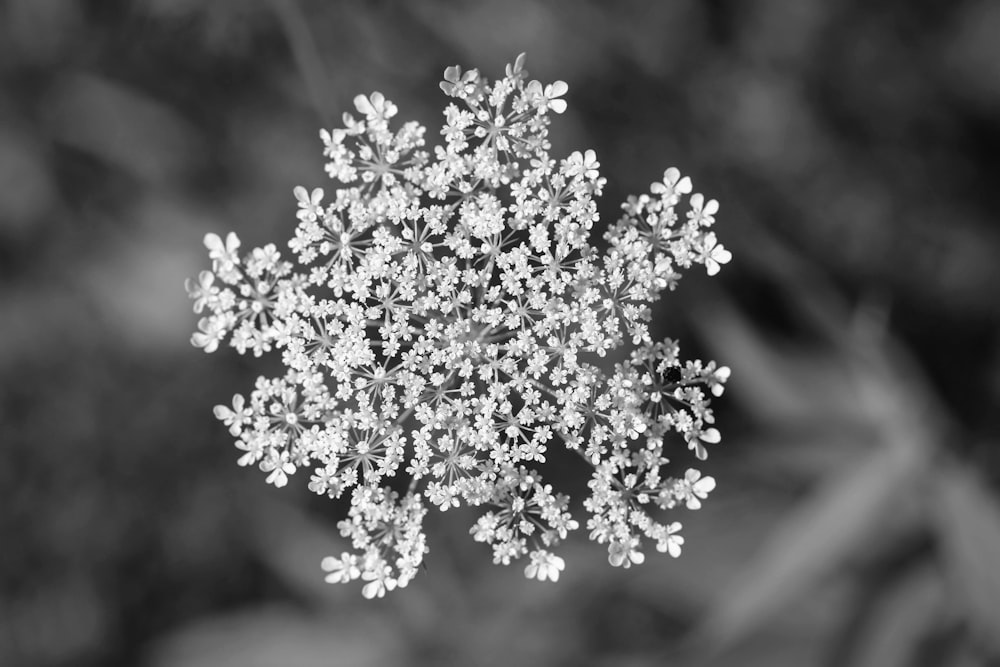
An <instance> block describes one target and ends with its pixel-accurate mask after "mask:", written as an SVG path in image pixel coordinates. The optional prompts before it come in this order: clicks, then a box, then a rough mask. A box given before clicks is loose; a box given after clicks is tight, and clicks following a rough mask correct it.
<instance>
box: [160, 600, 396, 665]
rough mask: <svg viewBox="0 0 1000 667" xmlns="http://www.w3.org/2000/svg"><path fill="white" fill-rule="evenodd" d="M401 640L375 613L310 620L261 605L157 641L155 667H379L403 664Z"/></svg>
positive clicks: (197, 624) (296, 612)
mask: <svg viewBox="0 0 1000 667" xmlns="http://www.w3.org/2000/svg"><path fill="white" fill-rule="evenodd" d="M402 659H403V655H402V652H401V650H400V646H399V638H398V637H396V636H394V634H393V633H392V632H391V631H388V629H387V628H386V627H385V625H384V624H383V623H380V622H378V619H377V618H376V617H374V616H373V615H371V614H363V613H358V612H356V611H355V612H354V613H351V614H343V615H340V616H337V617H333V616H331V617H323V616H315V617H314V616H309V615H306V614H303V613H302V612H299V611H297V610H295V609H292V608H286V607H262V608H258V609H252V610H248V611H244V612H239V613H234V614H230V615H227V616H221V617H218V618H209V619H202V620H200V621H195V622H194V623H192V624H191V625H189V626H188V627H186V628H182V629H181V630H180V631H179V632H177V633H175V634H173V635H171V636H169V637H167V638H166V639H164V640H162V641H160V642H157V644H156V645H155V646H153V647H152V648H151V650H150V657H149V659H148V660H147V662H146V664H148V665H150V666H151V667H275V666H276V665H281V666H282V667H338V666H343V667H365V666H367V665H370V666H371V667H381V666H382V665H398V664H402V663H401V660H402Z"/></svg>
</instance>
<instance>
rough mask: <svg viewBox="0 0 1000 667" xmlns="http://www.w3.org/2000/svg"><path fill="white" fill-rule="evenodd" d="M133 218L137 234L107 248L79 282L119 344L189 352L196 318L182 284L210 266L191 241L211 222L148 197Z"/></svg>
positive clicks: (196, 211) (188, 209) (200, 212)
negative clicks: (87, 292)
mask: <svg viewBox="0 0 1000 667" xmlns="http://www.w3.org/2000/svg"><path fill="white" fill-rule="evenodd" d="M132 217H133V219H134V220H137V221H138V222H139V224H138V225H136V228H134V229H133V230H131V233H130V234H129V235H125V234H122V235H120V236H119V237H118V238H115V239H113V240H112V241H111V242H109V243H108V244H107V245H106V246H105V247H104V248H103V250H102V253H101V254H100V255H98V259H97V261H94V262H90V263H89V264H88V265H86V266H85V267H83V268H82V269H81V270H80V271H79V272H78V278H77V279H78V280H80V282H81V283H82V284H83V285H85V286H86V288H87V289H88V290H89V292H90V294H91V295H92V297H93V301H94V304H95V308H96V309H97V310H98V311H99V313H100V315H101V319H102V321H103V323H104V324H105V325H106V326H108V327H110V328H111V329H112V330H113V332H114V335H115V337H116V338H119V339H121V340H124V341H127V342H128V344H130V345H132V346H133V347H134V348H136V349H144V350H149V351H157V352H159V351H163V350H176V349H186V348H188V346H189V342H188V341H189V338H190V332H191V331H192V324H191V320H192V316H191V300H190V299H189V298H188V296H187V293H186V292H185V290H184V279H185V278H188V277H192V276H196V275H197V272H198V271H199V270H200V269H202V268H204V267H205V266H206V264H207V260H206V259H204V256H203V255H202V254H201V252H202V250H201V247H200V246H196V247H192V245H191V240H192V239H197V238H199V236H201V235H202V233H203V232H202V230H204V229H211V227H212V224H213V222H212V216H211V214H210V213H209V212H208V211H205V210H203V209H199V208H197V207H193V206H189V205H186V204H184V203H182V202H180V201H177V200H173V199H169V198H159V197H150V198H148V199H146V200H144V201H142V202H141V203H140V205H139V206H138V207H137V208H136V209H135V210H134V211H133V212H132Z"/></svg>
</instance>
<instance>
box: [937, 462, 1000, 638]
mask: <svg viewBox="0 0 1000 667" xmlns="http://www.w3.org/2000/svg"><path fill="white" fill-rule="evenodd" d="M935 481H936V484H935V485H934V491H935V493H934V502H933V506H934V508H935V510H936V511H935V512H934V518H935V519H936V522H935V528H936V535H937V537H938V539H939V541H940V545H941V551H942V554H943V556H944V565H945V569H946V572H947V574H948V577H949V579H950V580H951V581H952V583H953V584H954V586H955V588H956V589H957V593H958V597H959V600H960V604H962V605H963V606H964V608H965V613H966V615H967V617H968V621H969V624H970V626H971V628H972V630H973V631H974V632H975V633H977V635H978V636H979V638H980V639H981V640H983V641H984V642H986V643H987V645H988V646H989V647H990V648H991V649H992V650H993V651H994V652H995V656H996V657H1000V503H998V501H997V498H996V496H995V495H994V494H993V493H991V492H990V490H989V489H988V488H987V487H986V486H985V485H984V484H983V482H982V481H981V480H980V479H979V478H978V477H977V476H976V475H975V474H973V473H972V471H970V470H969V469H968V468H966V467H961V468H959V467H954V468H951V469H949V470H946V471H944V473H943V474H938V475H937V476H936V477H935Z"/></svg>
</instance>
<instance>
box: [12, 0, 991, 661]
mask: <svg viewBox="0 0 1000 667" xmlns="http://www.w3.org/2000/svg"><path fill="white" fill-rule="evenodd" d="M877 6H878V9H873V8H872V3H864V2H860V1H854V2H851V1H847V2H840V3H828V2H822V1H821V0H803V1H799V2H780V1H778V0H752V1H735V0H712V1H711V2H696V1H694V0H678V1H671V2H655V3H654V2H640V1H638V0H624V1H622V0H620V1H617V2H615V3H610V2H608V3H605V2H598V1H597V0H589V1H587V0H573V1H572V2H570V1H568V0H567V1H564V2H533V1H530V0H508V1H506V2H485V3H477V2H458V3H451V2H444V0H422V1H420V2H410V3H402V2H385V1H376V0H370V1H367V2H360V1H358V2H320V1H319V0H297V1H294V2H293V1H290V0H273V1H267V0H250V1H245V0H238V1H237V0H222V1H217V2H212V3H202V2H196V1H194V0H138V1H135V2H127V3H126V2H60V1H58V0H7V1H6V2H0V378H2V381H0V452H2V459H0V665H5V666H6V665H10V666H12V667H17V666H21V665H24V666H29V667H34V666H39V667H42V666H45V667H47V666H62V665H67V666H68V665H74V666H76V665H148V666H150V667H188V666H195V667H200V666H203V665H204V666H208V665H213V666H217V665H222V666H226V665H233V666H236V665H240V666H241V667H257V666H261V667H263V666H266V665H290V666H293V667H312V666H327V667H329V666H337V665H378V666H381V665H448V664H454V665H511V664H517V665H635V666H639V665H662V664H671V665H740V666H743V665H751V666H752V665H768V666H771V667H774V666H780V665H795V666H800V665H831V666H832V665H851V666H853V665H863V666H867V665H871V666H878V667H891V666H893V665H960V666H965V665H969V666H970V667H971V666H976V665H988V664H998V662H997V661H998V659H1000V571H998V564H1000V504H998V502H1000V501H998V499H997V486H998V482H1000V454H998V451H1000V450H998V446H997V438H998V435H1000V410H998V409H997V406H998V404H1000V355H998V350H1000V327H998V322H1000V318H998V314H1000V298H998V289H997V285H998V284H1000V268H998V263H997V261H996V257H997V256H998V255H1000V228H998V225H997V224H996V213H995V212H996V210H997V208H998V205H1000V187H997V186H998V180H997V178H998V174H1000V170H998V166H1000V164H998V163H1000V40H998V39H997V35H998V34H1000V5H998V4H997V3H995V2H990V1H989V0H964V1H961V2H953V3H935V2H902V1H899V2H883V3H877ZM522 51H526V52H527V54H528V60H527V69H528V70H529V72H530V74H531V76H532V78H539V79H541V80H542V81H552V80H555V79H562V80H564V81H566V82H568V83H569V86H570V92H569V94H568V95H567V97H566V99H567V100H568V102H569V104H570V108H569V111H567V113H565V114H564V115H563V116H561V117H557V118H556V121H555V123H554V124H553V128H552V140H553V154H554V155H566V154H568V153H569V152H570V151H572V150H577V149H581V150H582V149H585V148H593V149H595V150H596V151H597V154H598V157H599V159H600V161H601V165H602V167H601V168H602V174H603V175H604V176H606V177H607V178H608V188H607V192H606V196H605V198H604V200H603V201H602V212H603V214H604V219H605V221H607V220H613V219H614V218H615V217H616V216H617V210H618V209H617V206H618V204H619V202H621V201H622V200H623V199H624V197H625V196H626V195H627V194H629V193H637V192H644V191H647V190H648V187H649V184H650V183H651V182H653V181H656V180H658V179H659V178H660V177H661V175H662V173H663V170H664V169H665V168H666V167H668V166H677V167H679V168H680V169H681V170H682V171H683V172H684V173H685V174H688V175H690V176H691V177H692V178H693V180H694V183H695V189H696V191H701V192H705V193H706V194H708V195H709V196H711V197H715V198H717V199H719V200H720V202H721V204H722V208H721V212H720V215H719V216H718V220H719V222H718V223H717V227H716V231H717V233H718V235H719V237H720V239H721V240H722V241H723V242H724V243H725V245H726V246H727V247H728V248H730V249H732V250H733V252H734V255H735V258H734V260H733V262H732V263H731V264H730V265H728V266H727V267H725V269H724V270H723V272H722V273H721V275H720V276H719V277H718V278H716V279H711V280H710V279H708V278H707V277H706V276H704V275H703V272H693V273H692V275H689V276H688V277H687V278H686V279H685V280H683V281H682V283H681V286H680V289H679V290H678V291H677V292H676V293H675V294H672V295H669V297H668V298H667V299H666V300H665V301H664V302H663V303H662V304H661V306H662V307H661V308H659V310H658V311H657V313H656V326H655V329H656V332H657V333H658V334H659V335H663V336H666V335H670V336H675V337H680V339H681V341H682V351H683V352H684V353H685V355H686V356H699V355H704V356H706V357H710V358H715V359H718V360H719V361H720V363H724V364H727V365H729V366H730V367H731V368H732V369H733V378H732V381H731V383H730V390H729V391H727V393H726V395H725V396H724V397H723V398H722V399H721V400H719V401H718V402H717V405H718V409H717V414H718V418H719V422H720V424H719V425H720V428H721V430H722V432H723V434H724V436H723V443H722V444H721V445H719V446H716V447H715V448H714V451H713V456H712V457H711V458H710V459H709V460H708V462H707V463H706V465H705V466H704V468H705V471H706V473H707V474H711V475H713V476H714V477H715V478H716V479H717V480H718V484H719V486H718V490H717V491H716V493H715V494H714V496H713V497H712V498H711V499H710V502H708V503H706V505H705V507H704V508H703V509H702V510H700V511H699V512H697V513H689V514H685V515H683V516H679V517H678V518H679V519H681V520H683V521H684V523H685V536H686V538H687V545H686V548H685V554H684V555H683V556H682V557H681V558H680V559H678V560H676V561H675V560H672V559H669V558H666V557H659V556H658V555H651V557H650V558H649V559H647V562H646V564H645V565H643V566H642V567H637V568H633V569H630V570H627V571H622V570H615V569H613V568H611V567H610V566H608V565H607V561H606V553H605V552H604V549H603V548H601V547H599V546H597V545H593V544H590V543H588V542H587V541H586V539H585V537H586V535H585V534H580V535H577V536H576V537H575V538H574V539H573V540H571V541H570V542H569V544H568V545H567V547H566V548H565V550H564V552H563V555H564V556H565V557H566V560H567V564H568V567H567V571H566V573H565V575H564V578H563V579H562V580H560V582H559V583H558V584H554V585H553V584H537V583H536V584H532V583H531V582H528V581H526V580H525V578H524V576H523V573H522V569H523V568H522V567H521V566H517V567H511V568H500V567H494V566H492V565H491V564H490V557H489V553H488V550H487V549H486V548H485V547H483V546H482V545H478V544H475V543H473V542H472V540H471V538H470V537H469V536H468V534H467V527H468V525H470V524H471V522H472V520H473V518H472V516H471V515H468V514H462V513H460V512H456V513H452V512H449V513H448V515H444V516H441V515H436V514H435V515H432V517H433V518H432V520H431V524H430V532H431V535H430V539H431V541H430V545H431V548H432V552H431V553H430V554H429V556H428V568H427V571H426V572H424V573H423V574H422V575H421V576H420V577H418V579H417V580H416V581H415V582H414V583H413V584H411V585H410V587H409V588H407V589H406V590H404V591H400V592H397V593H395V594H393V595H391V596H390V597H388V598H386V599H384V600H377V601H366V600H364V599H363V598H362V597H361V595H360V590H359V588H358V587H356V586H348V587H332V586H328V585H325V584H324V583H323V581H322V572H321V570H320V569H319V562H320V559H321V558H322V556H324V555H326V554H327V553H339V552H340V551H341V550H342V544H341V543H340V538H339V537H338V535H337V532H336V529H335V527H334V526H335V520H336V517H337V508H335V507H332V506H331V504H330V503H323V502H321V501H319V500H318V499H314V498H310V494H309V493H308V491H306V489H305V488H304V486H305V481H304V479H301V478H300V479H297V480H293V483H292V484H290V485H289V487H286V488H285V489H281V490H276V489H274V488H272V487H268V486H267V485H265V484H264V481H263V476H262V475H261V474H259V473H258V472H256V471H254V470H245V469H241V468H239V467H238V466H237V465H236V463H235V461H236V458H237V456H236V451H235V450H234V449H233V447H232V444H231V439H230V437H229V435H228V433H227V432H226V430H225V429H224V428H223V427H222V426H221V425H219V424H218V423H217V422H216V421H215V419H214V418H213V417H212V413H211V409H212V406H213V405H215V404H216V403H225V402H227V401H228V400H229V399H230V397H231V396H232V394H234V393H236V392H238V391H239V392H245V391H247V389H248V388H249V387H250V385H251V383H252V381H253V378H254V377H256V375H257V374H258V373H261V372H267V370H268V369H269V368H272V367H273V360H272V361H271V362H263V363H260V362H256V361H253V360H245V359H242V358H240V357H238V356H237V355H236V354H235V353H234V352H232V351H226V350H224V351H222V352H220V353H219V354H216V355H212V356H206V355H204V354H203V353H201V352H200V351H199V350H196V349H194V348H192V347H191V346H190V345H189V343H188V339H189V336H190V333H191V331H193V329H194V327H195V321H196V317H195V316H194V315H193V314H192V312H191V310H190V302H189V301H188V298H187V296H186V294H185V291H184V289H183V281H184V278H185V277H187V276H194V275H196V274H197V272H198V271H199V270H200V269H202V268H205V267H207V257H206V252H205V250H204V248H203V246H202V237H203V236H204V235H205V233H206V232H209V231H213V232H216V233H220V234H222V233H224V232H226V231H228V230H235V231H236V232H237V233H238V234H239V235H240V236H241V238H242V239H243V241H244V247H245V248H249V247H253V246H255V245H261V244H264V243H267V242H275V243H277V244H278V245H279V247H282V246H283V244H284V243H285V241H286V240H287V239H288V238H289V237H290V235H291V233H292V232H291V230H292V229H293V226H294V223H295V216H294V211H295V204H294V198H293V197H292V188H293V187H294V186H295V185H300V184H301V185H305V186H307V187H310V188H311V187H316V186H327V188H328V189H330V187H331V186H330V184H329V183H328V182H327V179H326V177H325V174H324V172H323V169H322V164H323V161H322V156H321V144H320V142H319V139H318V130H319V128H320V127H332V126H334V125H336V124H337V123H338V122H339V121H338V119H339V116H340V113H341V112H342V111H345V110H350V109H351V107H352V105H351V99H352V98H353V97H354V95H356V94H358V93H361V92H365V93H367V92H370V91H372V90H379V91H381V92H383V93H384V94H385V95H386V96H387V97H389V98H390V99H392V100H393V101H394V102H396V103H397V105H398V106H399V108H400V116H399V118H400V120H407V119H415V120H419V121H421V122H423V123H424V124H426V125H427V126H428V127H429V132H428V136H429V137H430V139H431V142H432V143H437V141H436V140H435V139H434V137H436V136H437V128H438V127H440V110H441V108H442V107H443V106H444V102H445V98H444V97H443V96H442V95H441V94H440V92H439V90H438V88H437V83H438V81H439V80H440V76H441V72H442V71H443V69H444V68H445V67H446V66H448V65H453V64H460V65H462V66H463V68H471V67H478V68H480V70H481V71H483V72H484V73H485V74H487V75H488V76H489V77H490V78H494V77H496V76H498V75H500V74H501V73H502V72H503V66H504V64H505V63H507V62H511V61H512V60H513V59H514V58H515V57H516V56H517V54H518V53H520V52H522ZM695 273H697V274H698V275H695ZM269 363H271V364H272V366H268V364H269Z"/></svg>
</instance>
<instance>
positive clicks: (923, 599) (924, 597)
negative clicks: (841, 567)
mask: <svg viewBox="0 0 1000 667" xmlns="http://www.w3.org/2000/svg"><path fill="white" fill-rule="evenodd" d="M945 609H946V606H945V600H944V589H943V587H942V586H941V577H940V575H939V573H938V572H937V570H936V569H934V568H933V567H931V566H930V565H925V566H923V567H921V568H920V569H918V570H917V571H915V572H912V573H910V574H909V575H908V576H905V577H903V578H902V580H900V581H898V582H896V585H895V586H894V587H893V588H892V589H891V590H890V591H889V592H888V593H887V594H886V595H885V596H884V597H883V598H882V599H881V600H880V601H879V602H878V603H877V606H876V608H875V609H874V610H873V612H872V617H871V618H870V619H869V620H868V622H866V623H865V625H864V627H863V628H862V631H861V636H860V637H859V638H858V641H857V644H856V647H855V650H854V652H853V658H852V660H851V662H850V664H851V667H907V666H908V665H913V664H916V663H917V652H918V651H919V650H920V643H921V641H922V640H923V639H925V638H926V637H927V636H928V635H929V634H930V633H931V632H933V630H934V628H935V626H936V624H937V623H938V622H939V621H940V620H941V617H942V615H943V613H944V610H945Z"/></svg>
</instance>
